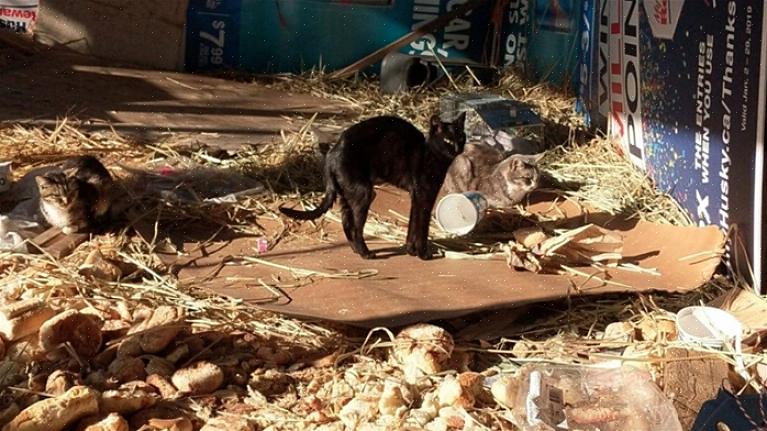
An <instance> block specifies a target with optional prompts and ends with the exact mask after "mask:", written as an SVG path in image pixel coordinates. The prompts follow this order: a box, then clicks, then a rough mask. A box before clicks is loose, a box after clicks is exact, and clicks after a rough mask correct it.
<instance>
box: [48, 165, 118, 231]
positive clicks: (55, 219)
mask: <svg viewBox="0 0 767 431" xmlns="http://www.w3.org/2000/svg"><path fill="white" fill-rule="evenodd" d="M35 182H36V183H37V189H38V193H39V205H40V206H39V208H40V213H41V214H42V216H43V218H44V219H45V220H46V221H47V222H48V223H49V224H50V225H51V226H54V227H58V228H61V230H62V231H63V232H64V233H66V234H70V233H75V232H83V231H88V230H91V229H93V228H95V227H97V226H98V225H99V224H101V223H102V222H104V219H105V218H106V216H107V213H108V211H109V208H110V204H111V200H110V195H111V193H110V191H111V190H110V189H111V187H112V184H113V179H112V176H111V175H110V174H109V171H107V169H106V168H105V167H104V165H102V164H101V162H99V161H98V159H96V158H95V157H92V156H81V157H77V158H74V159H70V160H67V161H65V162H64V163H63V164H62V165H61V170H56V171H53V172H48V173H44V174H42V175H39V176H36V177H35Z"/></svg>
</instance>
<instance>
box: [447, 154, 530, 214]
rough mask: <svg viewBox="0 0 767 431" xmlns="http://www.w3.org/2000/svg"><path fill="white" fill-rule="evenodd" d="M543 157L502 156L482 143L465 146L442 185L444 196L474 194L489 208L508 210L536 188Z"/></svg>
mask: <svg viewBox="0 0 767 431" xmlns="http://www.w3.org/2000/svg"><path fill="white" fill-rule="evenodd" d="M541 157H542V155H532V156H530V155H520V154H515V155H512V156H508V157H504V154H503V152H501V151H499V150H497V149H495V148H493V147H490V146H488V145H485V144H468V143H467V144H466V147H465V148H464V151H463V153H461V154H460V155H458V157H456V158H455V160H453V163H452V164H451V165H450V168H449V169H448V171H447V176H446V177H445V182H444V184H443V185H442V191H443V192H444V193H462V192H467V191H477V192H480V193H482V194H483V195H484V196H485V199H487V203H488V205H489V206H490V207H491V208H496V209H507V208H511V207H512V206H514V205H516V204H518V203H520V202H522V200H523V199H524V198H525V196H527V194H528V193H530V192H531V191H533V190H535V189H536V188H537V187H538V182H539V179H540V174H539V172H538V168H537V167H536V163H538V161H539V160H540V159H541Z"/></svg>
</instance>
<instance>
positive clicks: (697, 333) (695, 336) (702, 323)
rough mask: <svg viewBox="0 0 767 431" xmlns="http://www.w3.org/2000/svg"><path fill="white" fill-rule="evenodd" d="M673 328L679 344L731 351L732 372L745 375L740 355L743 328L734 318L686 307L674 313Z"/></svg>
mask: <svg viewBox="0 0 767 431" xmlns="http://www.w3.org/2000/svg"><path fill="white" fill-rule="evenodd" d="M676 326H677V329H678V331H679V341H683V342H686V343H690V344H696V345H700V346H702V347H706V348H709V349H715V350H728V349H731V348H732V347H734V348H735V351H734V353H735V362H736V366H735V371H737V372H738V373H739V374H742V373H744V372H745V367H744V364H743V353H742V351H741V337H742V334H743V324H742V323H740V321H739V320H738V319H737V318H736V317H735V316H733V315H732V314H730V313H728V312H726V311H724V310H721V309H719V308H714V307H702V306H695V307H686V308H683V309H681V310H679V312H678V313H677V315H676ZM731 346H732V347H731Z"/></svg>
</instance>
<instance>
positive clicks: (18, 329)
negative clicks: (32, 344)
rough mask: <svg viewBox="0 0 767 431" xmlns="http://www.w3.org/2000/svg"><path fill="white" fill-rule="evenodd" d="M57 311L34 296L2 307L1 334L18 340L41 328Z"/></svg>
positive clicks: (5, 338) (5, 337) (0, 317)
mask: <svg viewBox="0 0 767 431" xmlns="http://www.w3.org/2000/svg"><path fill="white" fill-rule="evenodd" d="M55 314H56V313H55V312H54V311H53V310H52V309H51V308H50V307H48V306H47V305H45V302H44V301H43V300H42V299H39V298H32V299H25V300H22V301H18V302H14V303H13V304H8V305H5V306H3V307H1V308H0V336H2V337H3V339H4V340H5V341H16V340H18V339H20V338H24V337H26V336H27V335H31V334H34V333H36V332H37V331H39V330H40V326H42V325H43V323H44V322H45V321H46V320H48V319H50V318H51V317H53V316H54V315H55Z"/></svg>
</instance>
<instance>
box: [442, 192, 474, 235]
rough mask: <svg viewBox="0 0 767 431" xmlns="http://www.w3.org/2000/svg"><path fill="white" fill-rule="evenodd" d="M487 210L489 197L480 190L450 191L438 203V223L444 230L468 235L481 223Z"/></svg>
mask: <svg viewBox="0 0 767 431" xmlns="http://www.w3.org/2000/svg"><path fill="white" fill-rule="evenodd" d="M486 211H487V199H485V197H484V196H482V193H479V192H464V193H450V194H449V195H446V196H444V197H443V198H442V199H440V200H439V203H437V209H436V211H435V212H436V217H437V223H439V226H440V227H441V228H442V230H444V231H446V232H449V233H452V234H455V235H466V234H468V233H469V232H471V231H472V230H474V228H475V227H477V225H478V224H479V222H480V221H481V220H482V218H483V217H484V216H485V212H486Z"/></svg>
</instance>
